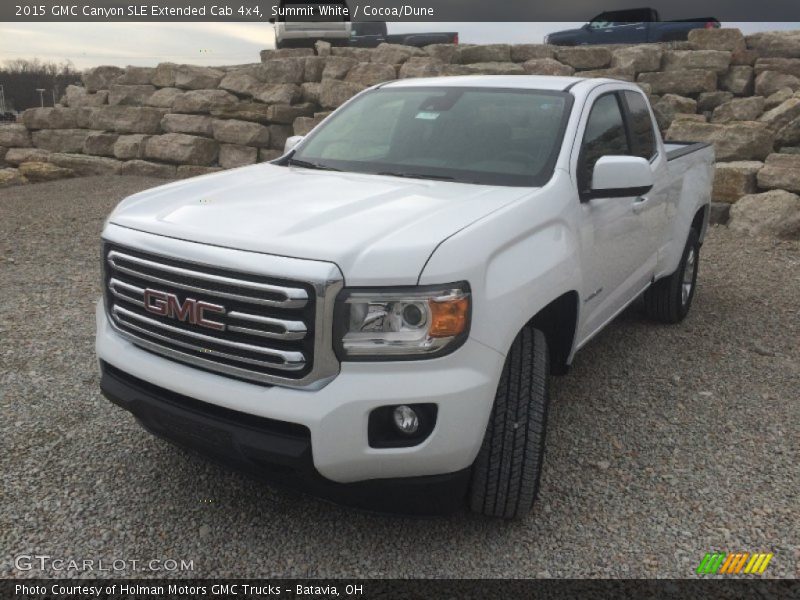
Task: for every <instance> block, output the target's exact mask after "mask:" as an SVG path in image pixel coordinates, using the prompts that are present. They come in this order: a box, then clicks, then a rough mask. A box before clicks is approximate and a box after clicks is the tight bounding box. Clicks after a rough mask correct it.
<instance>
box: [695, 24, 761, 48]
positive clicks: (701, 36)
mask: <svg viewBox="0 0 800 600" xmlns="http://www.w3.org/2000/svg"><path fill="white" fill-rule="evenodd" d="M689 43H690V44H691V45H692V48H694V49H695V50H728V51H730V52H735V51H742V50H745V49H746V48H747V45H746V44H745V41H744V36H743V35H742V32H741V31H740V30H738V29H732V28H730V29H729V28H720V29H692V30H691V31H690V32H689Z"/></svg>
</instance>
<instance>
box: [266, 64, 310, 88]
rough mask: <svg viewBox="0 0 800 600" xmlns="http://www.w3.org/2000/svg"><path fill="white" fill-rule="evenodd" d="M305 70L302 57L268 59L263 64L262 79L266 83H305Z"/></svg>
mask: <svg viewBox="0 0 800 600" xmlns="http://www.w3.org/2000/svg"><path fill="white" fill-rule="evenodd" d="M304 72H305V60H304V59H302V58H280V59H277V60H268V61H266V62H265V63H262V65H261V79H262V80H263V81H264V82H265V83H298V84H299V83H303V73H304Z"/></svg>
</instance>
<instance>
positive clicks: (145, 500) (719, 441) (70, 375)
mask: <svg viewBox="0 0 800 600" xmlns="http://www.w3.org/2000/svg"><path fill="white" fill-rule="evenodd" d="M158 183H159V181H158V180H153V179H144V178H122V177H103V178H89V179H79V180H71V181H58V182H54V183H47V184H38V185H31V186H23V187H18V188H13V189H5V190H0V224H1V225H0V290H2V294H1V295H0V339H2V340H3V344H2V346H1V347H0V364H2V377H1V378H0V382H1V383H2V386H1V387H0V403H1V404H2V409H1V410H2V419H1V420H0V435H1V436H2V438H1V439H2V447H3V449H4V451H3V452H2V453H0V467H1V469H2V470H1V471H0V473H2V475H1V476H0V477H2V492H1V493H0V495H2V506H1V507H0V547H1V548H2V553H0V576H6V577H7V576H15V577H17V576H18V577H25V576H39V575H41V572H40V571H38V570H32V571H25V572H21V571H17V570H15V569H14V566H13V557H15V556H17V555H20V554H45V555H50V556H52V557H54V558H65V559H95V560H97V559H104V560H106V561H110V560H112V559H126V560H128V561H130V560H131V559H137V560H146V559H151V558H157V559H167V558H172V559H184V560H191V561H193V563H194V570H193V571H192V572H189V573H183V576H187V575H189V576H196V577H216V576H240V577H262V576H263V577H269V576H292V577H306V576H313V577H326V576H348V577H349V576H372V577H391V576H412V577H413V576H430V577H447V576H453V577H462V576H465V577H541V576H553V577H665V576H669V577H687V576H692V575H693V573H694V569H695V567H696V566H697V564H698V563H699V561H700V560H701V558H702V557H703V555H704V554H705V553H706V552H708V551H711V550H721V551H731V552H733V551H751V552H753V551H762V552H774V553H775V558H774V559H773V560H772V562H771V564H770V566H769V568H768V570H767V572H766V575H768V576H773V577H799V576H800V566H799V565H800V500H798V489H800V449H799V448H798V440H800V435H798V433H799V432H798V423H800V400H799V399H798V391H800V345H799V344H798V339H800V310H799V309H798V306H800V305H799V304H798V297H800V252H798V250H800V245H798V244H797V243H790V242H772V241H767V240H754V239H742V238H740V237H735V236H733V235H731V234H729V232H728V231H727V230H726V229H723V228H715V229H714V230H713V231H712V232H711V233H710V234H709V237H708V240H707V243H706V245H705V246H704V248H703V254H702V255H703V260H702V262H701V271H700V278H699V289H698V292H697V296H696V297H695V304H694V308H693V310H692V313H691V315H690V317H689V318H688V319H687V320H686V321H685V322H684V323H683V324H681V325H680V326H673V327H668V326H658V325H654V324H652V323H649V322H647V321H646V320H645V319H644V318H643V317H642V316H641V314H640V312H638V311H637V310H636V309H635V308H633V309H630V310H628V311H627V312H626V313H625V314H624V315H622V316H621V317H620V318H619V319H617V321H616V322H615V323H613V324H612V325H611V326H610V327H609V328H608V329H607V330H606V331H605V332H604V333H602V334H601V335H600V336H599V337H598V338H597V339H596V340H594V341H593V342H592V343H591V344H590V345H589V346H588V347H587V348H585V349H584V350H583V351H582V352H580V353H579V354H578V356H577V358H576V361H575V365H574V368H573V370H572V373H571V374H570V375H569V376H568V377H563V378H558V379H556V380H555V383H554V394H553V396H554V397H553V404H552V409H551V414H550V431H549V438H548V445H547V455H546V460H545V468H544V474H543V479H542V488H541V495H540V500H539V502H538V504H537V506H536V508H535V510H534V512H533V513H532V514H531V516H530V517H529V518H527V519H525V520H523V521H520V522H514V523H505V522H499V521H491V520H485V519H482V518H479V517H475V516H472V515H470V514H468V513H460V514H456V515H453V516H451V517H448V518H440V519H406V518H398V517H387V516H375V515H370V514H365V513H360V512H356V511H353V510H350V509H346V508H341V507H337V506H333V505H330V504H327V503H325V502H321V501H319V500H316V499H313V498H307V497H304V496H302V495H300V494H296V493H292V492H287V491H276V490H273V489H271V488H270V487H268V486H266V485H264V484H263V483H261V482H259V481H254V480H252V479H249V478H247V477H245V476H242V475H239V474H236V473H231V472H228V471H226V470H224V469H223V468H221V467H218V466H216V465H214V464H210V463H208V462H206V461H205V460H203V459H202V458H199V457H196V456H194V455H191V454H188V453H186V452H184V451H182V450H178V449H176V448H174V447H172V446H171V445H169V444H168V443H166V442H163V441H160V440H158V439H156V438H154V437H152V436H151V435H149V434H147V433H145V432H144V431H143V430H142V429H141V428H140V427H139V426H138V425H137V424H136V423H135V421H134V420H133V418H132V417H131V416H130V415H129V414H127V413H126V412H124V411H122V410H120V409H118V408H116V407H114V406H112V405H111V404H110V403H109V402H108V401H106V400H105V399H104V398H102V397H101V395H100V393H99V390H98V375H97V369H96V364H95V358H94V352H93V335H94V321H93V320H94V310H93V307H94V302H95V298H96V297H97V296H98V294H99V285H98V281H99V271H98V267H99V237H98V236H99V233H100V229H101V227H102V224H103V219H104V218H105V216H106V214H107V213H108V212H109V211H110V210H111V208H112V207H113V206H114V204H115V203H116V202H117V201H118V200H120V199H121V198H123V197H124V196H126V195H127V194H130V193H133V192H135V191H138V190H140V189H144V188H147V187H150V186H152V185H156V184H158ZM47 573H48V574H56V575H61V576H63V575H68V574H66V573H63V572H54V571H48V572H47ZM96 574H97V573H95V575H96ZM122 574H125V575H134V576H146V575H148V573H143V572H140V571H137V572H134V571H133V570H132V569H128V570H126V571H123V572H122ZM69 575H74V573H73V574H69ZM101 575H102V573H101Z"/></svg>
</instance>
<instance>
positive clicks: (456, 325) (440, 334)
mask: <svg viewBox="0 0 800 600" xmlns="http://www.w3.org/2000/svg"><path fill="white" fill-rule="evenodd" d="M428 306H429V307H430V309H431V326H430V330H429V333H428V335H430V337H433V338H444V337H454V336H457V335H458V334H459V333H461V332H463V331H464V329H466V327H467V322H468V320H467V317H468V315H469V297H468V296H467V297H463V298H456V299H454V300H429V301H428Z"/></svg>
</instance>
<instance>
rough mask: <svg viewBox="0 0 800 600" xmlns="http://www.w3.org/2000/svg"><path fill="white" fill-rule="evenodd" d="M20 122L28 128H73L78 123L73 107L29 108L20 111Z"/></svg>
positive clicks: (76, 113) (76, 112) (75, 110)
mask: <svg viewBox="0 0 800 600" xmlns="http://www.w3.org/2000/svg"><path fill="white" fill-rule="evenodd" d="M22 122H23V124H24V125H25V127H27V128H28V129H74V128H75V127H77V125H78V111H77V109H75V108H60V107H54V108H29V109H28V110H26V111H25V112H23V113H22Z"/></svg>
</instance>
